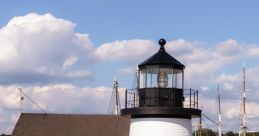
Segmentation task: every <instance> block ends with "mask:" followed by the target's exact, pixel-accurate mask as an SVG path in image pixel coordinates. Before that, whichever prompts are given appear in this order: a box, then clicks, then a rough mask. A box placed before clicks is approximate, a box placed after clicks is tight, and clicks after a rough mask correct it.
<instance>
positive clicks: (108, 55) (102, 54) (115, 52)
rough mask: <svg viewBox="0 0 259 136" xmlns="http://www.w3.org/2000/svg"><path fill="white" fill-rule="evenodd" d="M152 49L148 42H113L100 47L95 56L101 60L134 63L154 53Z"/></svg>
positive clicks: (137, 40) (136, 40)
mask: <svg viewBox="0 0 259 136" xmlns="http://www.w3.org/2000/svg"><path fill="white" fill-rule="evenodd" d="M154 47H155V45H154V43H153V42H152V41H150V40H139V39H134V40H123V41H115V42H112V43H105V44H102V45H100V46H99V47H98V48H97V49H96V51H95V55H96V56H97V57H98V58H99V59H101V60H123V61H128V62H134V63H136V62H137V61H141V60H143V59H144V58H145V57H146V56H150V55H151V54H152V53H154Z"/></svg>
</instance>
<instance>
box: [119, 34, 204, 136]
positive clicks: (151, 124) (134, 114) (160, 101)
mask: <svg viewBox="0 0 259 136" xmlns="http://www.w3.org/2000/svg"><path fill="white" fill-rule="evenodd" d="M159 44H160V49H159V51H158V52H157V53H155V54H154V55H153V56H151V57H150V58H148V59H147V60H145V61H144V62H142V63H141V64H140V65H138V71H137V87H136V89H133V90H128V91H126V93H125V108H124V109H122V110H121V114H122V115H130V116H131V125H130V136H169V135H170V136H191V135H192V125H191V118H194V117H200V116H201V110H199V109H198V91H196V90H192V89H188V90H185V89H184V68H185V66H184V65H183V64H182V63H180V62H179V61H178V60H176V59H175V58H174V57H172V56H171V55H170V54H168V53H167V52H166V50H165V47H164V46H165V44H166V41H165V40H164V39H160V40H159ZM184 93H185V94H184Z"/></svg>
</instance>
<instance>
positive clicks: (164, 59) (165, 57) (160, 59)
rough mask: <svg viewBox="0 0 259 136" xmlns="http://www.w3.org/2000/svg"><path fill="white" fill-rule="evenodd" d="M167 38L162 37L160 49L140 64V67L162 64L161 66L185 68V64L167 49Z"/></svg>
mask: <svg viewBox="0 0 259 136" xmlns="http://www.w3.org/2000/svg"><path fill="white" fill-rule="evenodd" d="M165 43H166V42H165V40H164V39H160V40H159V44H160V49H159V51H158V52H157V53H156V54H154V55H153V56H151V57H150V58H148V59H147V60H145V61H144V62H142V63H141V64H139V68H144V67H145V66H147V65H160V66H169V67H172V68H177V69H184V68H185V66H184V65H183V64H182V63H180V62H179V61H178V60H176V59H175V58H174V57H172V56H171V55H170V54H168V53H167V52H166V51H165V48H164V45H165Z"/></svg>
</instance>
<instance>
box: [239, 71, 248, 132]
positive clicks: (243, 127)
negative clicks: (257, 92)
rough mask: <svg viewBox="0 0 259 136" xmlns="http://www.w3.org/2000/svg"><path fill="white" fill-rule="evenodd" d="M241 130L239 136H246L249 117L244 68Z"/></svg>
mask: <svg viewBox="0 0 259 136" xmlns="http://www.w3.org/2000/svg"><path fill="white" fill-rule="evenodd" d="M240 128H241V130H240V132H239V136H246V133H247V116H246V70H245V66H243V91H242V113H241V126H240Z"/></svg>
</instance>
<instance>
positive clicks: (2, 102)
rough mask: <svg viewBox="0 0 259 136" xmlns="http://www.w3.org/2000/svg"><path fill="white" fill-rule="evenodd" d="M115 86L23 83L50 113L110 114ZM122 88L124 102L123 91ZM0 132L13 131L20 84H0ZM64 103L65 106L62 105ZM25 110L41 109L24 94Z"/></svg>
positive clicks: (17, 112) (17, 110)
mask: <svg viewBox="0 0 259 136" xmlns="http://www.w3.org/2000/svg"><path fill="white" fill-rule="evenodd" d="M112 90H113V89H112V88H109V87H105V86H100V87H76V86H75V85H72V84H49V85H45V86H34V87H24V88H23V92H24V93H25V94H26V95H27V96H29V97H30V98H31V99H32V100H34V101H35V102H36V103H37V104H38V105H40V107H41V108H43V109H44V110H45V111H47V112H48V113H67V114H69V113H81V114H107V113H108V107H109V102H110V98H111V94H112ZM124 90H125V89H124V88H119V91H120V92H121V93H120V98H121V103H122V106H123V101H124V97H123V94H124V93H123V91H124ZM0 98H2V99H0V117H1V118H0V132H5V133H11V131H12V129H13V127H14V124H15V123H16V121H17V119H18V117H19V113H20V93H19V91H18V86H14V85H11V86H0ZM61 105H62V106H61ZM23 112H41V111H40V109H39V108H38V107H37V106H35V105H33V104H32V103H31V101H30V100H29V99H28V98H27V97H25V96H24V101H23Z"/></svg>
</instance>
